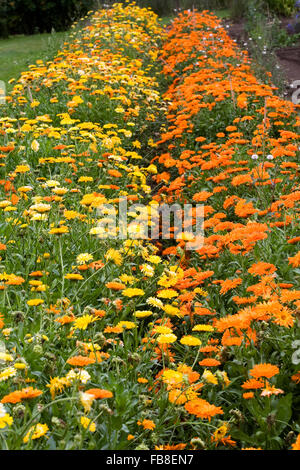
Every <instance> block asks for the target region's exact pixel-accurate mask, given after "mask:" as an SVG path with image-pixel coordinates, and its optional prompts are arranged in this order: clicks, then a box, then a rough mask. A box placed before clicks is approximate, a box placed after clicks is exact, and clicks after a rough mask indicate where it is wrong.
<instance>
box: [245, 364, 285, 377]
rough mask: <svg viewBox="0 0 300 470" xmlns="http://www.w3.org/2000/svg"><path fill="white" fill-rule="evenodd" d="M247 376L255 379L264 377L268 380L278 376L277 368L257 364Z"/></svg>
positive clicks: (270, 365)
mask: <svg viewBox="0 0 300 470" xmlns="http://www.w3.org/2000/svg"><path fill="white" fill-rule="evenodd" d="M249 374H250V375H251V376H252V377H254V378H255V379H259V378H261V377H265V378H268V379H270V378H271V377H273V376H274V375H276V374H279V368H278V367H277V366H274V365H272V364H257V365H256V366H254V367H253V368H252V369H251V370H250V371H249Z"/></svg>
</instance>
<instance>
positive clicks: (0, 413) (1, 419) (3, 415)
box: [0, 403, 13, 429]
mask: <svg viewBox="0 0 300 470" xmlns="http://www.w3.org/2000/svg"><path fill="white" fill-rule="evenodd" d="M12 423H13V418H12V417H11V416H10V415H9V413H7V411H6V409H5V407H4V406H3V405H2V403H0V429H4V428H5V427H6V426H11V425H12Z"/></svg>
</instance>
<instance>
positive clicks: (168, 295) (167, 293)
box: [157, 289, 178, 299]
mask: <svg viewBox="0 0 300 470" xmlns="http://www.w3.org/2000/svg"><path fill="white" fill-rule="evenodd" d="M177 296H178V292H176V290H174V289H163V290H161V291H159V292H158V294H157V297H160V298H162V299H172V298H173V297H177Z"/></svg>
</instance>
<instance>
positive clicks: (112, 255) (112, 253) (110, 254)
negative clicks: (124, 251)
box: [105, 248, 123, 266]
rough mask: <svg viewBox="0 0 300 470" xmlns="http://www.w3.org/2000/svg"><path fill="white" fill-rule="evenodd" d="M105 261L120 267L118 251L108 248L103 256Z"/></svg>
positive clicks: (121, 260) (120, 257)
mask: <svg viewBox="0 0 300 470" xmlns="http://www.w3.org/2000/svg"><path fill="white" fill-rule="evenodd" d="M105 259H106V261H113V262H114V263H115V264H116V265H117V266H121V264H122V262H123V257H122V255H121V253H120V252H119V251H118V250H115V249H114V248H110V249H109V250H108V251H107V253H106V254H105Z"/></svg>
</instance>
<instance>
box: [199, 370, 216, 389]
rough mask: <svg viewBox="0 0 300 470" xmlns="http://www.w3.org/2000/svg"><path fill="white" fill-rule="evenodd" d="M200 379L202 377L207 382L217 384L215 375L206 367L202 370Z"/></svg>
mask: <svg viewBox="0 0 300 470" xmlns="http://www.w3.org/2000/svg"><path fill="white" fill-rule="evenodd" d="M202 379H204V380H205V381H206V382H207V383H209V384H214V385H217V384H218V379H217V377H216V376H215V375H214V374H213V373H212V372H210V370H207V369H205V371H204V372H203V374H202Z"/></svg>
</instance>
